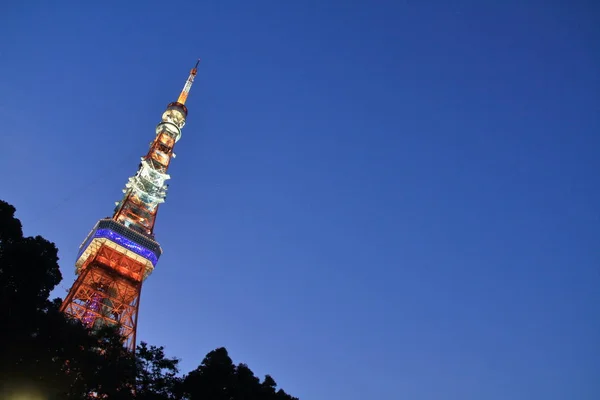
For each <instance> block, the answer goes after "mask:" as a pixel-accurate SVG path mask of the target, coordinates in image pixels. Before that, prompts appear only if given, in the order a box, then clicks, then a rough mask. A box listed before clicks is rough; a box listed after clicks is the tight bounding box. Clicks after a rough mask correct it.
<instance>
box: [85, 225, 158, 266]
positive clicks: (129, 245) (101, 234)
mask: <svg viewBox="0 0 600 400" xmlns="http://www.w3.org/2000/svg"><path fill="white" fill-rule="evenodd" d="M94 237H95V238H106V239H110V240H111V241H113V242H115V243H116V244H118V245H120V246H123V247H125V248H126V249H127V250H131V251H133V252H134V253H135V254H138V255H140V256H142V257H144V258H145V259H148V260H150V262H151V263H152V265H154V266H156V263H157V262H158V257H156V254H154V253H153V252H152V251H150V250H148V249H147V248H145V247H143V246H140V245H139V244H137V243H135V242H133V241H131V240H129V239H126V238H124V237H123V236H121V235H119V234H118V233H116V232H114V231H112V230H110V229H98V230H97V231H96V232H95V233H94Z"/></svg>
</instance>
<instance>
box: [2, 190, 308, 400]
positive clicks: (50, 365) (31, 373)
mask: <svg viewBox="0 0 600 400" xmlns="http://www.w3.org/2000/svg"><path fill="white" fill-rule="evenodd" d="M61 279H62V276H61V273H60V270H59V267H58V250H57V249H56V246H54V244H53V243H51V242H49V241H47V240H46V239H44V238H42V237H41V236H36V237H25V236H23V231H22V226H21V222H20V221H19V220H18V219H17V218H15V208H14V207H13V206H11V205H10V204H8V203H6V202H3V201H1V200H0V320H1V321H2V325H3V329H0V398H2V399H3V398H11V395H18V396H21V398H28V397H31V398H35V396H36V395H42V396H43V397H42V398H45V399H47V400H59V399H61V400H63V399H64V400H84V399H85V400H89V399H90V394H94V395H95V396H96V398H100V399H110V400H121V399H123V400H125V399H127V400H131V399H135V400H183V399H187V400H297V399H296V398H294V397H291V396H290V395H288V394H287V393H285V392H284V391H283V390H281V389H279V390H277V384H276V383H275V380H274V379H273V378H271V377H270V376H269V375H267V376H266V377H265V379H264V380H263V381H262V382H261V381H260V379H259V378H257V377H256V376H254V373H253V372H252V371H251V370H250V368H248V366H247V365H245V364H239V365H237V366H235V365H234V364H233V361H232V360H231V358H230V357H229V354H228V353H227V350H226V349H225V348H223V347H221V348H218V349H215V350H213V351H211V352H209V353H208V354H207V355H206V357H205V358H204V360H203V361H202V363H201V364H200V365H199V366H198V368H196V369H195V370H193V371H191V372H190V373H189V374H188V375H187V376H185V377H183V378H181V377H178V376H177V374H178V373H179V369H178V366H179V360H177V359H175V358H168V357H166V356H165V354H164V349H163V347H157V346H148V345H147V344H146V343H144V342H142V343H140V345H139V346H138V347H137V350H136V354H135V356H134V355H132V354H130V353H129V352H128V351H127V350H126V349H125V347H124V346H123V338H122V337H121V336H120V335H119V333H118V327H104V328H101V329H99V330H95V331H93V332H92V331H90V330H89V329H88V328H86V327H84V326H83V325H82V324H81V323H80V322H79V321H75V320H72V319H69V318H67V317H65V315H64V314H62V313H60V312H59V311H58V310H59V307H60V304H61V301H60V299H56V300H54V301H50V300H49V299H48V297H49V295H50V292H51V291H52V290H53V289H54V288H55V287H56V285H57V284H58V283H59V282H60V280H61ZM18 396H17V398H19V397H18Z"/></svg>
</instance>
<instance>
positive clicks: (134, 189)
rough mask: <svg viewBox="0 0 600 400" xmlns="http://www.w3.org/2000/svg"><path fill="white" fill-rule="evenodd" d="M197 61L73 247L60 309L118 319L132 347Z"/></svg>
mask: <svg viewBox="0 0 600 400" xmlns="http://www.w3.org/2000/svg"><path fill="white" fill-rule="evenodd" d="M198 63H199V60H198V62H196V65H195V66H194V68H192V70H191V71H190V75H189V77H188V79H187V81H186V83H185V86H184V87H183V90H182V91H181V94H180V95H179V98H178V99H177V101H176V102H173V103H171V104H169V105H168V106H167V109H166V111H165V112H164V113H163V115H162V120H161V121H160V123H159V124H158V126H157V127H156V137H155V138H154V140H153V141H152V143H151V144H150V150H149V151H148V153H147V154H146V155H145V156H144V157H142V162H141V163H140V165H139V169H138V171H137V173H136V174H135V175H134V176H132V177H130V178H129V180H128V182H127V184H126V185H125V189H123V193H124V196H123V198H122V199H121V201H118V202H116V208H115V210H114V214H113V216H112V217H111V218H105V219H101V220H100V221H98V222H97V223H96V225H95V226H94V228H93V229H92V231H91V232H90V233H89V235H88V236H87V237H86V239H85V240H84V241H83V244H82V245H81V246H80V247H79V252H78V254H77V259H76V262H75V273H76V275H77V279H76V280H75V283H74V284H73V286H72V287H71V289H70V290H69V293H68V295H67V297H66V298H65V300H64V301H63V303H62V305H61V311H62V312H64V313H66V314H67V315H69V316H71V317H73V318H76V319H78V320H80V321H82V322H83V323H84V324H85V325H87V326H89V327H91V328H93V329H95V328H100V327H102V326H106V325H117V324H118V325H120V327H121V328H120V329H121V334H122V335H123V336H124V337H125V345H126V346H127V348H128V349H129V350H131V351H134V350H135V343H136V340H135V339H136V338H135V336H136V326H137V318H138V310H139V307H140V294H141V291H142V283H143V282H144V280H145V279H146V278H147V277H148V276H149V275H150V274H151V273H152V271H153V270H154V267H155V266H156V262H157V261H158V258H159V257H160V255H161V253H162V249H161V247H160V245H159V244H158V242H157V241H156V240H155V238H154V223H155V220H156V212H157V210H158V206H159V205H160V204H161V203H163V202H164V201H165V198H166V194H167V186H168V185H167V184H166V183H165V182H166V180H167V179H169V178H170V176H169V175H168V174H167V169H168V168H169V164H170V163H171V158H175V154H174V153H173V148H174V146H175V143H176V142H177V141H178V140H179V139H180V138H181V129H182V128H183V126H184V125H185V119H186V117H187V113H188V110H187V107H186V106H185V101H186V99H187V97H188V94H189V91H190V88H191V87H192V83H193V82H194V77H195V76H196V73H197V70H198Z"/></svg>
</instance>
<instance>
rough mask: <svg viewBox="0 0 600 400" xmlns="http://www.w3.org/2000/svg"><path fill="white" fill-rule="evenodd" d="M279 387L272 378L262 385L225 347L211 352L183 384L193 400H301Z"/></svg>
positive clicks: (268, 378)
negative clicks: (234, 360)
mask: <svg viewBox="0 0 600 400" xmlns="http://www.w3.org/2000/svg"><path fill="white" fill-rule="evenodd" d="M276 387H277V384H276V383H275V380H273V378H272V377H271V376H269V375H267V376H266V377H265V379H264V381H263V382H260V380H259V379H258V378H257V377H255V376H254V373H253V372H252V371H251V370H250V368H248V366H247V365H245V364H239V365H237V366H235V365H234V364H233V361H232V360H231V358H230V357H229V354H227V350H226V349H225V348H223V347H221V348H218V349H216V350H213V351H211V352H210V353H208V354H207V355H206V357H205V358H204V360H203V361H202V364H200V366H198V368H196V369H195V370H194V371H192V372H190V373H189V374H188V375H187V376H186V377H185V378H184V381H183V392H184V394H185V396H186V397H187V398H188V399H190V400H207V399H211V400H298V399H297V398H295V397H292V396H290V395H289V394H287V393H285V392H284V391H283V390H282V389H279V390H277V389H276Z"/></svg>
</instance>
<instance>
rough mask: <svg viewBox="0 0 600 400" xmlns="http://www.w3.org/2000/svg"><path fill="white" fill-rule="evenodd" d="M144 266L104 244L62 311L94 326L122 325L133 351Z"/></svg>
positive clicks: (68, 297)
mask: <svg viewBox="0 0 600 400" xmlns="http://www.w3.org/2000/svg"><path fill="white" fill-rule="evenodd" d="M144 269H145V265H143V264H142V263H140V262H139V261H135V260H133V259H131V258H129V257H127V256H125V255H122V254H120V253H119V252H117V251H116V250H114V249H111V248H109V247H108V246H105V245H103V246H101V247H100V248H99V249H98V252H97V253H96V255H95V256H93V257H91V260H90V262H89V264H88V266H87V267H86V268H85V269H84V270H83V271H81V273H80V274H79V276H78V277H77V280H76V281H75V283H74V284H73V287H72V289H71V291H70V292H69V294H68V295H67V297H66V298H65V301H64V302H63V305H62V311H63V312H65V313H67V314H68V315H70V316H72V317H74V318H76V319H79V320H81V321H82V322H84V323H85V324H87V325H88V326H90V327H93V328H100V327H102V326H105V325H117V324H118V325H120V326H121V334H122V335H123V336H124V337H125V344H126V346H127V348H129V349H130V350H132V351H133V350H134V349H135V343H136V340H135V334H136V325H137V316H138V309H139V305H140V295H141V291H142V277H143V271H144Z"/></svg>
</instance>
